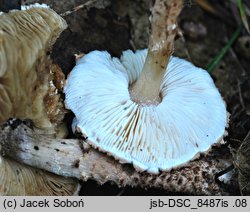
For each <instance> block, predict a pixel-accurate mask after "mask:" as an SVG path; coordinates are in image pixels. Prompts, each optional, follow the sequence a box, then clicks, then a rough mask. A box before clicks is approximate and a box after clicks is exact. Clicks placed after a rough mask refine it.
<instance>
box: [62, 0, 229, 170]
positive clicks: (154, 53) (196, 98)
mask: <svg viewBox="0 0 250 212" xmlns="http://www.w3.org/2000/svg"><path fill="white" fill-rule="evenodd" d="M181 8H182V1H179V0H168V1H166V0H165V1H161V0H156V1H155V5H154V7H153V9H152V16H151V28H152V29H151V31H152V32H151V36H150V40H149V48H148V50H146V49H145V50H137V51H136V52H132V51H131V50H127V51H124V52H123V54H122V56H121V58H120V59H119V58H116V57H111V56H110V54H109V53H108V52H106V51H92V52H90V53H88V54H86V55H85V56H83V57H82V58H81V59H78V60H77V62H76V66H75V67H74V68H73V70H72V71H71V73H70V74H69V76H68V78H67V81H66V84H65V87H64V92H65V96H66V97H65V104H66V107H68V108H69V109H70V110H72V111H73V113H74V114H75V119H74V121H73V123H72V128H73V130H76V131H78V132H80V133H81V134H82V135H83V136H84V138H85V140H86V142H87V143H89V144H91V145H92V146H93V147H96V148H98V149H99V150H100V151H103V152H106V153H107V154H109V155H111V156H113V157H114V158H116V159H118V160H119V161H120V162H121V163H132V164H133V166H134V167H135V168H136V169H137V170H138V171H144V170H146V171H147V172H149V173H153V174H157V173H158V172H159V170H170V169H172V168H175V167H178V166H183V165H184V164H186V163H187V162H189V161H190V160H192V159H194V158H196V157H197V156H198V155H199V154H200V153H201V152H206V151H208V150H209V149H210V148H211V146H212V145H213V144H216V143H221V142H222V141H223V136H224V135H225V133H226V132H225V128H226V126H227V123H228V115H227V111H226V106H225V103H224V101H223V100H222V97H221V95H220V93H219V91H218V90H217V88H216V87H215V85H214V83H213V80H212V78H211V77H210V75H209V74H208V73H207V72H206V71H205V70H203V69H201V68H198V67H195V66H194V65H193V64H191V63H190V62H188V61H185V60H183V59H180V58H176V57H173V56H171V54H172V51H173V41H174V37H175V34H176V28H177V23H176V18H177V16H178V14H179V13H180V11H181Z"/></svg>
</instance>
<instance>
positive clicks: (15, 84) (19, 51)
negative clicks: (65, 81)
mask: <svg viewBox="0 0 250 212" xmlns="http://www.w3.org/2000/svg"><path fill="white" fill-rule="evenodd" d="M24 9H27V10H24V11H17V10H15V11H11V12H9V13H3V14H1V15H0V106H1V110H0V124H2V123H4V122H5V121H7V120H8V119H9V118H20V119H31V120H32V121H33V122H34V124H35V126H36V127H39V128H42V129H45V128H46V129H48V131H52V132H53V131H54V128H56V127H57V126H56V125H57V124H58V123H60V122H61V121H62V119H63V116H64V112H63V109H62V108H63V101H62V99H60V95H58V93H57V92H56V91H57V88H56V87H55V85H54V84H53V83H54V78H55V72H56V73H59V72H60V71H61V70H59V68H58V67H56V66H55V65H54V64H53V63H52V61H51V59H50V57H49V54H48V53H49V51H50V49H51V48H52V45H53V44H54V42H55V41H56V39H57V38H58V36H59V35H60V33H61V32H62V31H63V30H64V29H65V28H66V27H67V24H66V22H65V20H64V19H63V18H61V17H60V16H59V15H58V14H57V13H56V12H55V11H53V10H52V9H50V8H46V7H45V6H42V5H40V6H39V5H37V4H36V5H32V6H29V7H28V6H27V7H26V8H24ZM51 111H53V112H54V114H53V115H52V113H51ZM55 111H57V114H55Z"/></svg>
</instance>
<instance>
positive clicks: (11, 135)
mask: <svg viewBox="0 0 250 212" xmlns="http://www.w3.org/2000/svg"><path fill="white" fill-rule="evenodd" d="M81 142H82V141H80V140H78V139H51V138H48V137H45V136H43V135H40V134H37V133H36V132H35V131H34V130H33V129H31V128H30V127H28V126H27V125H25V124H23V123H21V124H19V125H17V124H16V123H14V125H11V126H6V127H4V128H3V129H2V130H1V129H0V146H2V149H0V154H1V155H4V156H7V157H10V158H12V159H14V160H17V161H18V162H22V163H24V164H26V165H30V166H33V167H36V168H39V169H43V170H46V171H49V172H52V173H54V174H57V175H61V176H66V177H75V178H77V179H81V180H84V181H87V180H88V179H93V180H95V181H96V182H98V183H99V184H103V183H106V182H113V183H115V184H116V185H118V186H119V187H124V186H132V187H134V186H139V187H142V188H160V189H163V190H165V191H167V192H182V193H185V194H195V195H222V194H224V195H225V194H227V195H228V193H227V191H226V190H225V189H224V188H222V187H220V184H219V183H218V182H217V181H216V180H215V177H214V175H215V173H217V172H220V171H222V170H223V169H225V168H226V167H227V166H228V164H231V163H232V161H231V159H232V158H231V155H230V154H218V152H216V151H212V152H211V153H210V155H207V156H206V157H202V158H201V159H199V160H194V161H192V162H190V163H189V164H188V165H186V166H184V167H181V168H176V169H173V170H171V171H170V172H162V173H160V174H158V175H152V174H148V173H139V172H137V171H135V170H134V169H133V168H132V166H125V165H122V164H120V163H118V162H117V161H115V160H114V159H113V158H111V157H108V156H107V155H106V154H104V153H101V152H99V151H97V150H95V149H93V148H91V147H90V146H89V145H88V144H86V143H84V145H83V146H82V148H81V147H80V143H81ZM220 152H221V149H220ZM0 160H1V156H0ZM0 162H1V161H0ZM0 173H1V172H0ZM0 175H1V174H0ZM207 182H209V185H208V184H207Z"/></svg>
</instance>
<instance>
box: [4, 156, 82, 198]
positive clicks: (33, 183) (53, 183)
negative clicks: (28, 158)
mask: <svg viewBox="0 0 250 212" xmlns="http://www.w3.org/2000/svg"><path fill="white" fill-rule="evenodd" d="M0 170H1V173H0V195H10V196H17V195H22V196H24V195H42V196H50V195H53V196H54V195H58V196H64V195H72V194H74V193H75V192H76V191H77V190H78V184H77V183H76V180H74V179H72V178H63V177H61V176H57V175H54V174H51V173H48V172H45V171H42V170H39V169H36V168H32V167H29V166H26V165H23V164H20V163H17V162H16V161H14V160H11V159H8V158H4V159H3V158H2V157H0Z"/></svg>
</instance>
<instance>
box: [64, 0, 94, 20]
mask: <svg viewBox="0 0 250 212" xmlns="http://www.w3.org/2000/svg"><path fill="white" fill-rule="evenodd" d="M96 2H97V0H89V1H87V2H85V3H84V4H80V5H78V6H76V7H74V8H73V9H72V10H69V11H66V12H64V13H61V14H60V15H61V16H62V17H64V16H67V15H70V14H72V13H75V12H76V11H78V10H80V9H83V8H85V7H88V6H91V5H92V4H94V3H96Z"/></svg>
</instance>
